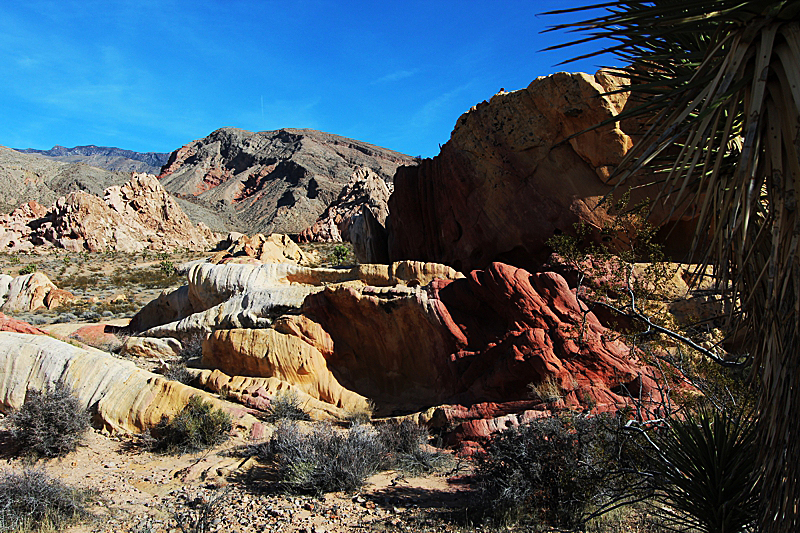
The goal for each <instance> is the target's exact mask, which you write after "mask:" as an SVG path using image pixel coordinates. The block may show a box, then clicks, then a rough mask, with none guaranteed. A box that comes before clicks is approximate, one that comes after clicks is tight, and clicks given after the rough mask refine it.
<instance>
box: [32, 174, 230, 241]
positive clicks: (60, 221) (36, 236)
mask: <svg viewBox="0 0 800 533" xmlns="http://www.w3.org/2000/svg"><path fill="white" fill-rule="evenodd" d="M29 238H30V240H31V242H32V243H33V244H51V245H54V246H57V247H60V248H66V249H68V250H73V251H84V250H88V251H92V252H102V251H106V250H116V251H121V252H138V251H141V250H143V249H145V248H149V249H157V250H159V249H160V250H164V249H166V250H172V249H174V248H176V247H185V248H190V249H192V250H206V249H209V248H211V247H213V245H214V244H215V243H216V241H217V238H216V237H215V235H214V234H213V233H212V232H211V231H210V230H209V229H208V228H207V227H205V226H204V225H202V224H198V225H197V226H194V225H193V224H192V223H191V222H190V220H189V218H188V217H187V216H186V215H185V214H184V212H183V211H182V210H181V208H180V207H179V206H178V204H177V203H176V202H175V200H174V199H173V198H172V197H171V196H170V195H169V194H167V192H166V191H165V190H164V188H163V187H161V185H160V184H159V182H158V180H156V178H155V176H153V175H150V174H134V175H133V176H132V178H131V180H130V181H129V182H127V183H125V184H124V185H122V186H114V187H110V188H108V189H106V191H105V194H104V198H103V199H101V198H99V197H97V196H94V195H91V194H89V193H86V192H83V191H76V192H72V193H70V194H68V195H67V196H65V197H62V198H59V199H58V200H57V201H56V203H55V205H54V206H53V207H52V208H51V209H50V210H49V211H48V212H47V214H46V215H45V216H44V217H43V218H42V219H40V220H39V223H38V224H37V225H36V228H35V229H33V230H32V231H31V233H30V237H29Z"/></svg>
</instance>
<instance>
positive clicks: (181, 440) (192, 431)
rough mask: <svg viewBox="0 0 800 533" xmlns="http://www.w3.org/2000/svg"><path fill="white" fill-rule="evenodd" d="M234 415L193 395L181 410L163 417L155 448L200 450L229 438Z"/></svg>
mask: <svg viewBox="0 0 800 533" xmlns="http://www.w3.org/2000/svg"><path fill="white" fill-rule="evenodd" d="M232 428H233V423H232V420H231V416H230V415H229V414H228V413H226V412H225V411H222V410H221V409H216V408H214V406H213V405H212V404H211V403H210V402H205V401H203V399H202V398H201V397H200V396H192V398H191V399H190V400H189V403H188V404H187V405H186V407H184V408H183V409H182V410H181V412H180V413H178V414H177V415H175V416H174V417H172V418H171V419H170V418H168V417H166V416H165V417H163V418H162V419H161V422H159V424H158V425H157V426H156V427H155V428H153V430H152V434H153V438H154V439H155V442H154V444H153V449H154V450H156V451H161V452H165V453H171V454H177V453H189V452H198V451H202V450H205V449H206V448H210V447H212V446H217V445H219V444H222V443H223V442H225V441H226V440H228V436H229V433H230V431H231V429H232Z"/></svg>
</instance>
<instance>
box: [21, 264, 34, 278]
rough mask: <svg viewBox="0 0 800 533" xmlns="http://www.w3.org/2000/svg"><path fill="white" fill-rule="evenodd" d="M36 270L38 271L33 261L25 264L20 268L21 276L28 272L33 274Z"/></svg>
mask: <svg viewBox="0 0 800 533" xmlns="http://www.w3.org/2000/svg"><path fill="white" fill-rule="evenodd" d="M34 272H36V265H34V264H33V263H30V264H28V265H25V266H24V267H22V268H20V269H19V275H20V276H24V275H26V274H33V273H34Z"/></svg>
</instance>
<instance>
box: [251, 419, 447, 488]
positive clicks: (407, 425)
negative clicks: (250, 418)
mask: <svg viewBox="0 0 800 533" xmlns="http://www.w3.org/2000/svg"><path fill="white" fill-rule="evenodd" d="M427 438H428V433H427V430H426V429H425V428H422V427H420V426H418V425H417V424H415V423H413V422H411V421H409V420H406V421H403V422H389V423H385V424H382V425H380V426H378V427H377V428H376V427H373V426H372V425H369V424H355V425H352V426H350V427H349V428H347V429H342V428H337V427H335V426H333V425H331V424H329V423H315V424H311V425H301V424H300V423H298V422H296V421H293V420H281V421H279V422H278V425H277V427H276V429H275V433H274V434H273V436H272V438H271V439H270V440H269V441H267V442H265V443H262V444H260V445H257V446H256V447H255V453H256V455H258V456H259V458H260V459H262V460H264V461H268V462H271V463H273V464H275V465H276V467H277V471H278V478H279V481H278V484H279V486H280V487H281V488H282V489H284V490H286V491H288V492H292V493H307V494H322V493H325V492H335V491H356V490H358V489H360V488H361V487H362V486H363V484H364V482H365V481H366V479H367V478H368V477H369V476H371V475H372V474H374V473H376V472H378V471H381V470H387V469H398V470H403V471H406V472H412V473H421V472H430V471H432V470H434V469H439V468H443V467H445V466H448V465H449V464H450V463H451V460H450V457H449V456H448V455H446V454H443V453H440V452H433V451H429V450H427V449H425V448H424V446H425V444H426V441H427Z"/></svg>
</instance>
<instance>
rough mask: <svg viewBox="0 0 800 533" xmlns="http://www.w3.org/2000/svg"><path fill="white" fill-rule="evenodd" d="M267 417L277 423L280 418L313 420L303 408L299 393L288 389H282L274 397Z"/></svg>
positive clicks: (269, 420)
mask: <svg viewBox="0 0 800 533" xmlns="http://www.w3.org/2000/svg"><path fill="white" fill-rule="evenodd" d="M265 419H266V420H267V421H268V422H273V423H275V422H277V421H279V420H311V417H310V416H309V415H308V413H307V412H306V411H305V410H304V409H303V405H302V403H301V402H300V398H299V397H298V396H297V393H296V392H295V391H293V390H288V391H280V392H278V393H277V394H276V395H275V396H273V397H272V401H271V402H270V405H269V411H268V412H267V415H266V417H265Z"/></svg>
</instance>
